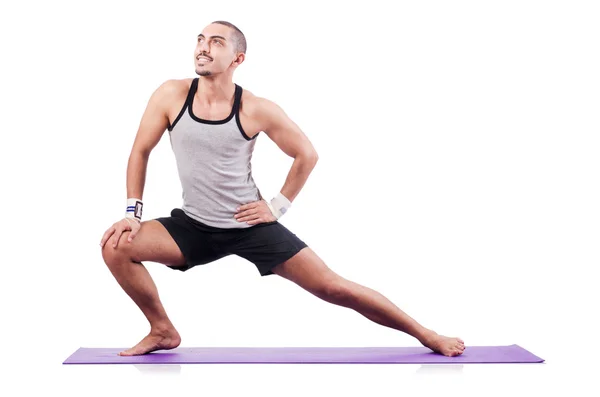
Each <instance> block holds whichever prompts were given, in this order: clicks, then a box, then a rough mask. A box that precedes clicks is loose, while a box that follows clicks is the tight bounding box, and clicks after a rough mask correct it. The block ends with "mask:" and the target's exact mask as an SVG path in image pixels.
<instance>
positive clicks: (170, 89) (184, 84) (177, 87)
mask: <svg viewBox="0 0 600 397" xmlns="http://www.w3.org/2000/svg"><path fill="white" fill-rule="evenodd" d="M193 80H194V79H193V78H186V79H169V80H166V81H164V82H163V83H162V84H161V85H160V86H159V87H158V88H157V89H156V91H155V93H157V94H158V95H160V96H161V97H163V98H165V99H173V98H176V97H178V96H181V94H184V95H187V93H188V91H189V89H190V86H191V84H192V81H193Z"/></svg>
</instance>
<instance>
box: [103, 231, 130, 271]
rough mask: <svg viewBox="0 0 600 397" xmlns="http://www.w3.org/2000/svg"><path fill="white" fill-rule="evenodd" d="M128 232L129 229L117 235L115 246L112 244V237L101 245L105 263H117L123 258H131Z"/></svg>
mask: <svg viewBox="0 0 600 397" xmlns="http://www.w3.org/2000/svg"><path fill="white" fill-rule="evenodd" d="M130 233H131V232H130V231H125V232H123V233H122V234H121V236H120V237H119V241H118V242H117V246H116V247H114V246H113V244H114V239H113V237H111V238H109V239H108V241H106V243H105V244H104V246H103V247H102V258H103V259H104V262H105V263H106V264H107V265H113V264H118V263H121V262H123V261H124V260H128V259H131V245H130V243H129V242H128V241H127V238H128V237H129V234H130Z"/></svg>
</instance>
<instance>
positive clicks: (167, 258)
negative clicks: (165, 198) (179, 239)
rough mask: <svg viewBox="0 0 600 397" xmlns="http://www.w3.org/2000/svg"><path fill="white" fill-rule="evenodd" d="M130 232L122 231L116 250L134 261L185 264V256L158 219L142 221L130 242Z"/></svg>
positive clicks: (173, 264)
mask: <svg viewBox="0 0 600 397" xmlns="http://www.w3.org/2000/svg"><path fill="white" fill-rule="evenodd" d="M129 234H130V232H129V231H126V232H124V233H123V234H122V235H121V237H120V239H119V243H118V244H117V248H116V250H117V251H119V250H121V251H125V252H126V253H127V255H128V256H129V257H130V258H131V260H132V261H134V262H157V263H162V264H164V265H167V266H181V265H183V264H185V256H184V254H183V252H182V250H181V249H180V247H179V246H178V244H177V243H176V242H175V240H174V239H173V237H172V236H171V234H170V233H169V231H168V230H167V229H166V228H165V226H164V225H163V224H162V223H160V222H159V221H157V220H155V219H152V220H148V221H144V222H142V224H141V227H140V230H139V231H138V233H137V235H136V236H135V238H134V239H133V240H131V242H129V241H127V238H128V237H129Z"/></svg>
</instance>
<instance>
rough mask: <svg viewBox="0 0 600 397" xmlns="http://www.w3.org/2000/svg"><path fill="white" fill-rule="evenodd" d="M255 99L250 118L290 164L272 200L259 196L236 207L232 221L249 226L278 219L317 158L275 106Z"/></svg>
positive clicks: (305, 137) (287, 118)
mask: <svg viewBox="0 0 600 397" xmlns="http://www.w3.org/2000/svg"><path fill="white" fill-rule="evenodd" d="M255 100H256V102H255V103H254V104H253V105H256V106H253V108H254V109H253V110H254V112H253V116H254V117H255V118H256V120H257V121H258V122H259V123H260V125H261V127H262V128H261V131H264V132H265V134H267V135H268V136H269V138H270V139H271V140H272V141H273V142H275V144H276V145H277V146H278V147H279V148H280V149H281V150H282V151H283V152H284V153H285V154H287V155H288V156H290V157H293V158H294V162H293V164H292V167H291V169H290V172H289V173H288V175H287V178H286V179H285V183H284V185H283V187H282V188H281V190H280V192H279V194H277V195H276V196H275V197H274V198H273V199H271V200H270V201H269V200H266V199H265V198H264V197H262V195H261V198H262V199H261V200H259V201H257V202H253V203H248V204H243V205H240V206H239V207H238V208H237V209H236V214H235V215H234V218H236V219H237V220H238V221H239V222H247V223H248V224H250V225H256V224H258V223H262V222H271V221H273V220H277V219H279V218H280V217H281V216H282V215H283V214H284V213H285V212H286V211H287V209H288V208H290V207H291V202H292V201H293V200H294V199H295V198H296V196H297V195H298V193H300V190H301V189H302V187H304V184H305V183H306V180H307V179H308V176H309V175H310V173H311V171H312V170H313V168H315V165H316V163H317V160H318V159H319V156H318V155H317V151H316V150H315V148H314V147H313V145H312V143H310V141H309V140H308V137H307V136H306V135H304V133H303V132H302V130H301V129H300V128H299V127H298V125H296V123H294V122H293V121H292V120H291V119H290V118H289V117H288V116H287V114H286V113H285V112H284V111H283V109H282V108H281V107H280V106H279V105H277V104H276V103H274V102H272V101H269V100H268V99H264V98H255ZM259 194H260V191H259Z"/></svg>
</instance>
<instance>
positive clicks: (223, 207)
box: [168, 77, 262, 229]
mask: <svg viewBox="0 0 600 397" xmlns="http://www.w3.org/2000/svg"><path fill="white" fill-rule="evenodd" d="M198 79H199V78H198V77H197V78H195V79H194V80H193V82H192V85H191V86H190V90H189V92H188V95H187V99H186V101H185V104H184V105H183V107H182V109H181V111H180V112H179V115H178V116H177V118H176V119H175V121H173V125H171V126H169V127H168V130H169V137H170V140H171V147H172V148H173V153H174V154H175V160H176V162H177V170H178V173H179V179H180V180H181V187H182V190H183V192H182V198H183V205H182V207H181V209H182V210H183V211H184V213H185V214H186V215H188V216H189V217H191V218H193V219H195V220H197V221H199V222H201V223H204V224H205V225H209V226H212V227H218V228H224V229H230V228H247V227H252V226H253V225H249V224H247V223H246V222H238V221H237V220H236V219H235V218H234V217H233V216H234V215H235V210H236V208H237V207H238V206H240V205H242V204H247V203H250V202H253V201H257V200H260V199H261V198H262V195H261V194H260V191H259V190H258V187H257V186H256V184H255V183H254V179H253V178H252V166H251V163H250V160H251V159H252V152H253V150H254V145H255V143H256V138H257V137H258V134H256V135H255V136H254V137H252V138H249V137H248V136H247V135H246V133H245V132H244V130H243V128H242V125H241V123H240V118H239V109H240V100H241V97H242V87H240V86H239V85H237V84H235V100H234V104H233V107H232V109H231V113H230V114H229V116H228V117H227V118H226V119H224V120H203V119H201V118H199V117H196V116H195V115H194V113H193V111H192V103H193V101H194V97H195V94H196V90H197V89H198Z"/></svg>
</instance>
